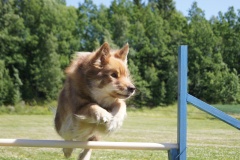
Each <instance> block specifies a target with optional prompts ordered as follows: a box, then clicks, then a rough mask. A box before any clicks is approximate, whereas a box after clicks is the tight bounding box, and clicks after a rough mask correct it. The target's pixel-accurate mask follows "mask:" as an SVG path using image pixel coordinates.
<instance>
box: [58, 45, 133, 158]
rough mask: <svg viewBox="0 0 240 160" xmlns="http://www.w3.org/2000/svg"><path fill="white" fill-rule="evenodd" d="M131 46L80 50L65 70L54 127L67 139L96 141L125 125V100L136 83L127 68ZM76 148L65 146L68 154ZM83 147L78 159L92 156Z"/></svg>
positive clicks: (66, 155) (105, 46)
mask: <svg viewBox="0 0 240 160" xmlns="http://www.w3.org/2000/svg"><path fill="white" fill-rule="evenodd" d="M128 52H129V46H128V44H126V45H125V46H124V47H123V48H122V49H120V50H115V51H112V50H110V47H109V44H108V43H104V44H103V45H102V46H101V47H100V48H99V49H98V50H97V51H95V52H92V53H90V52H79V53H78V54H77V57H76V58H75V59H74V60H73V61H72V63H71V64H70V66H69V67H68V68H67V69H66V81H65V84H64V87H63V89H62V91H61V93H60V95H59V98H58V107H57V111H56V116H55V128H56V131H57V132H58V134H59V135H60V136H61V137H62V138H63V139H65V140H79V141H97V140H99V135H100V134H108V133H110V132H113V131H115V130H116V129H118V128H119V127H121V126H122V123H123V120H124V117H125V116H126V103H125V99H127V98H129V97H130V96H132V95H133V94H134V92H135V86H134V85H133V83H132V82H131V79H130V73H129V71H128V68H127V54H128ZM72 151H73V149H71V148H64V149H63V152H64V155H65V157H67V158H68V157H70V156H71V153H72ZM91 152H92V150H91V149H84V150H83V152H82V153H81V154H80V155H79V158H78V159H79V160H87V159H90V156H91Z"/></svg>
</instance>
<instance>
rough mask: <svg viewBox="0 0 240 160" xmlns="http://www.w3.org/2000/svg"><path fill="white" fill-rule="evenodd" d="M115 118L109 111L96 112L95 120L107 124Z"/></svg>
mask: <svg viewBox="0 0 240 160" xmlns="http://www.w3.org/2000/svg"><path fill="white" fill-rule="evenodd" d="M112 119H113V116H112V115H111V114H110V113H109V112H107V111H106V112H100V113H96V114H95V120H96V122H97V123H99V124H107V123H109V122H110V121H111V120H112Z"/></svg>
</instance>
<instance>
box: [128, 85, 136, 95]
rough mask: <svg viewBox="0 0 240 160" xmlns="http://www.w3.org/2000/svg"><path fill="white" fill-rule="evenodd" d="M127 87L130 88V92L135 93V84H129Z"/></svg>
mask: <svg viewBox="0 0 240 160" xmlns="http://www.w3.org/2000/svg"><path fill="white" fill-rule="evenodd" d="M127 89H128V92H130V93H133V92H134V91H135V90H136V88H135V87H134V86H129V87H128V88H127Z"/></svg>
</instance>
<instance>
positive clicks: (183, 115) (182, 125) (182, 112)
mask: <svg viewBox="0 0 240 160" xmlns="http://www.w3.org/2000/svg"><path fill="white" fill-rule="evenodd" d="M187 52H188V50H187V46H180V47H179V48H178V128H177V130H178V131H177V134H178V135H177V141H178V147H179V149H178V157H177V158H178V159H179V160H186V159H187V70H188V68H187V57H188V55H187Z"/></svg>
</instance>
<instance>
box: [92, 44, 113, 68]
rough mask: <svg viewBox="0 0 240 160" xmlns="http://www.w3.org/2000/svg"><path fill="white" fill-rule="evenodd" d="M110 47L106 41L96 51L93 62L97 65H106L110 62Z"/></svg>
mask: <svg viewBox="0 0 240 160" xmlns="http://www.w3.org/2000/svg"><path fill="white" fill-rule="evenodd" d="M110 56H111V55H110V47H109V44H108V43H107V42H105V43H104V44H103V45H102V46H101V47H100V48H99V49H98V50H97V52H96V53H95V55H94V57H93V58H92V63H94V64H97V65H105V64H107V63H108V62H109V58H110Z"/></svg>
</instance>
